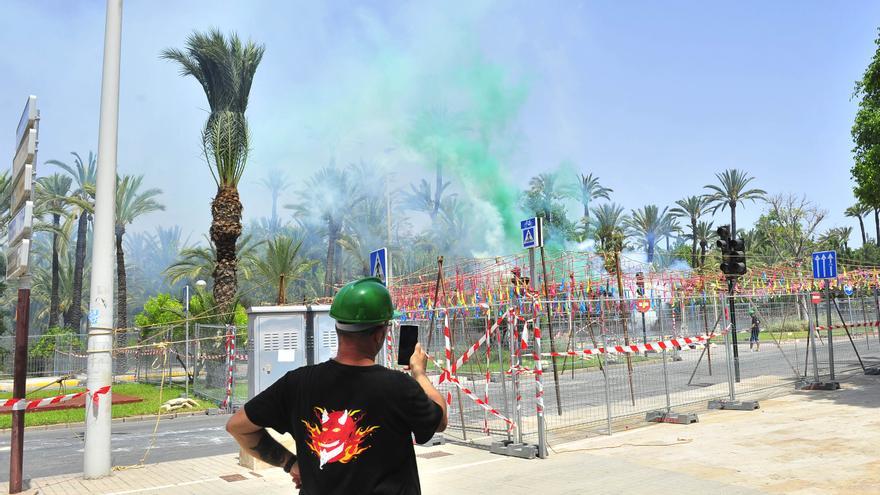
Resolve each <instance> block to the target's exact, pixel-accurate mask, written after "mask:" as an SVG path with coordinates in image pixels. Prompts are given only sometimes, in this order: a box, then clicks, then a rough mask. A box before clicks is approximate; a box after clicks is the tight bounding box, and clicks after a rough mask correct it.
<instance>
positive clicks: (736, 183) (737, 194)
mask: <svg viewBox="0 0 880 495" xmlns="http://www.w3.org/2000/svg"><path fill="white" fill-rule="evenodd" d="M715 177H717V178H718V182H719V183H720V185H715V184H707V185H705V186H703V187H705V188H706V189H709V190H710V191H713V192H712V193H710V194H709V196H708V198H709V205H711V206H712V213H713V214H714V213H715V212H716V211H718V210H719V209H721V210H724V209H725V208H727V207H730V231H731V232H732V233H734V235H735V233H736V205H738V204H744V203H745V202H746V201H747V200H751V201H757V200H759V199H764V197H765V196H766V195H767V191H765V190H763V189H746V188H747V187H748V185H749V183H750V182H752V181H753V180H755V178H754V177H750V176H749V175H748V174H747V173H746V172H743V171H742V170H739V169H735V168H731V169H727V170H725V171H724V172H721V173H717V174H715Z"/></svg>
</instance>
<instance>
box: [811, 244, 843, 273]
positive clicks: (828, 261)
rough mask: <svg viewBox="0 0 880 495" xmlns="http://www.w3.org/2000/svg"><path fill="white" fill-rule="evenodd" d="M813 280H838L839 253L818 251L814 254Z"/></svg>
mask: <svg viewBox="0 0 880 495" xmlns="http://www.w3.org/2000/svg"><path fill="white" fill-rule="evenodd" d="M812 259H813V278H816V279H825V278H837V252H836V251H818V252H815V253H813V256H812Z"/></svg>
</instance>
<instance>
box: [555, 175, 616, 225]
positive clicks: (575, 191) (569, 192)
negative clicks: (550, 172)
mask: <svg viewBox="0 0 880 495" xmlns="http://www.w3.org/2000/svg"><path fill="white" fill-rule="evenodd" d="M612 192H614V190H613V189H610V188H608V187H603V186H602V184H600V183H599V177H593V174H588V175H584V174H578V176H577V182H576V183H575V184H569V185H567V187H565V188H564V193H565V196H566V197H569V198H571V199H573V200H575V201H578V202H579V203H580V204H581V205H583V207H584V218H583V222H584V225H588V224H589V222H590V203H592V202H593V200H594V199H598V198H604V199H608V200H610V199H611V197H610V196H609V195H610V194H611V193H612Z"/></svg>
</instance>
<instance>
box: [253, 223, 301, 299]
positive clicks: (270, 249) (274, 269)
mask: <svg viewBox="0 0 880 495" xmlns="http://www.w3.org/2000/svg"><path fill="white" fill-rule="evenodd" d="M302 243H303V241H302V240H298V241H294V240H293V239H292V238H290V237H287V236H279V237H276V238H274V239H270V240H269V241H267V242H266V249H265V250H264V251H263V253H262V256H259V257H255V258H254V259H253V260H252V262H253V265H254V270H255V271H256V272H257V273H259V274H260V275H262V277H263V279H264V280H266V281H268V282H270V283H271V284H273V286H274V287H275V294H277V295H278V297H277V300H276V301H275V302H276V303H277V304H284V303H285V302H286V299H287V292H288V289H289V287H290V284H291V283H293V282H295V281H297V280H299V279H301V278H302V276H303V274H305V273H307V272H309V271H310V270H311V269H312V267H313V266H314V265H315V263H316V261H310V260H304V259H303V258H302V256H300V254H299V250H300V248H301V247H302ZM282 276H283V277H284V284H285V286H284V287H282V286H281V283H282V282H281V277H282Z"/></svg>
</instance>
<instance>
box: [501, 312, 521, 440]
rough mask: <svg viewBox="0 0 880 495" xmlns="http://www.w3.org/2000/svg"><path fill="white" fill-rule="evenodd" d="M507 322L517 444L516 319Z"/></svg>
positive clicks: (518, 434)
mask: <svg viewBox="0 0 880 495" xmlns="http://www.w3.org/2000/svg"><path fill="white" fill-rule="evenodd" d="M507 322H508V332H507V336H508V337H509V338H508V339H507V340H508V343H509V348H510V372H511V373H510V379H511V380H512V381H513V400H514V401H516V402H515V403H514V407H513V420H514V422H515V423H516V441H517V443H522V439H523V434H522V416H521V409H520V408H521V407H522V401H521V400H520V399H521V397H522V396H521V395H520V389H519V373H517V370H518V369H519V366H518V365H519V359H517V354H518V353H517V352H516V348H515V346H517V344H519V343H518V342H517V343H514V338H515V335H514V333H516V332H515V330H514V328H515V325H516V317H515V316H509V317H508V320H507ZM501 372H502V373H504V370H501Z"/></svg>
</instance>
